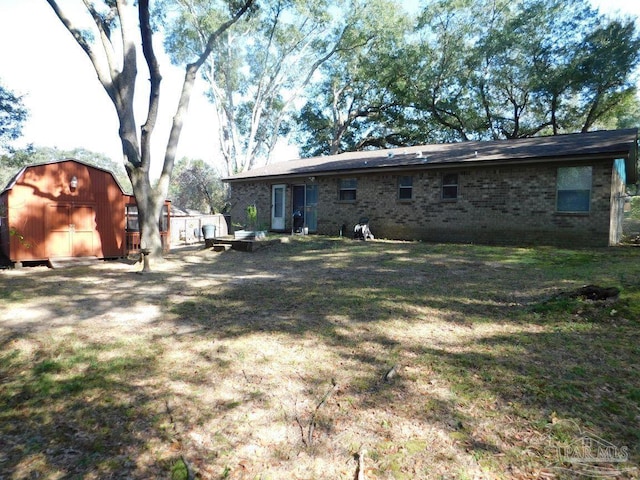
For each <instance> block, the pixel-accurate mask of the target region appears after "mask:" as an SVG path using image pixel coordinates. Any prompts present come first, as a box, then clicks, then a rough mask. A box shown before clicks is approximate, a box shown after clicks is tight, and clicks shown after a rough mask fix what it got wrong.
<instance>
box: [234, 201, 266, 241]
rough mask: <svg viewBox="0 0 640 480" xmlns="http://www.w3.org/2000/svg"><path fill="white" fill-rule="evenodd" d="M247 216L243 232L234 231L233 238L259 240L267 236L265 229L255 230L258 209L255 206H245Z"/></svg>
mask: <svg viewBox="0 0 640 480" xmlns="http://www.w3.org/2000/svg"><path fill="white" fill-rule="evenodd" d="M245 213H246V216H247V225H246V227H245V229H243V230H236V231H235V232H234V237H235V238H236V239H260V238H264V237H265V236H266V234H267V232H266V229H264V230H262V229H260V230H257V225H258V208H257V207H256V206H255V205H253V204H252V205H247V208H246V209H245Z"/></svg>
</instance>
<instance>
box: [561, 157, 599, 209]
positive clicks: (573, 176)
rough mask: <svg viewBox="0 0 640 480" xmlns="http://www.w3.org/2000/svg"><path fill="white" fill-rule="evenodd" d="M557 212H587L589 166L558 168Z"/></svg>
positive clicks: (589, 182) (589, 196)
mask: <svg viewBox="0 0 640 480" xmlns="http://www.w3.org/2000/svg"><path fill="white" fill-rule="evenodd" d="M556 198H557V204H556V209H557V211H558V212H569V213H585V212H586V213H588V212H589V204H590V203H591V167H561V168H558V179H557V197H556Z"/></svg>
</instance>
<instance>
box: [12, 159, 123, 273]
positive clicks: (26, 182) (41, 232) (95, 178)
mask: <svg viewBox="0 0 640 480" xmlns="http://www.w3.org/2000/svg"><path fill="white" fill-rule="evenodd" d="M74 176H75V177H76V178H77V179H78V187H77V188H75V189H71V188H70V187H69V183H70V180H71V178H72V177H74ZM5 195H6V201H7V224H8V226H9V228H10V229H11V228H12V229H14V230H15V232H16V235H10V236H9V241H8V244H9V248H8V250H9V251H8V252H6V253H7V256H8V257H9V258H10V259H11V260H12V261H29V260H44V259H47V258H50V257H52V256H55V255H52V254H55V253H56V252H60V251H63V250H64V249H63V248H62V249H58V248H56V247H55V246H54V245H53V244H52V243H51V242H54V241H55V238H54V237H55V236H54V235H53V234H52V232H51V228H54V226H53V224H52V222H54V221H57V220H54V219H53V218H52V216H51V215H50V212H51V211H52V210H51V209H52V207H53V206H56V205H58V206H60V208H62V209H64V208H66V207H68V208H69V209H70V210H69V211H70V212H71V213H72V214H73V212H80V211H83V212H89V211H90V212H92V215H91V216H92V218H89V217H86V218H82V219H79V220H80V221H81V222H82V225H83V228H84V229H85V230H86V232H85V233H84V234H83V235H84V240H83V245H82V248H79V249H78V250H77V251H76V252H75V253H74V255H75V256H82V255H95V256H98V257H115V256H121V255H123V253H124V196H123V193H122V191H121V190H120V187H119V186H118V185H117V183H116V182H115V180H114V179H113V177H112V175H111V174H109V173H107V172H105V171H102V170H98V169H94V168H91V167H88V166H86V165H84V164H81V163H77V162H74V161H64V162H58V163H52V164H46V165H37V166H33V167H29V168H27V170H26V171H25V172H24V175H23V176H22V177H21V178H20V179H18V181H17V182H16V183H15V185H13V187H12V188H11V189H10V190H8V191H7V192H5ZM76 218H77V217H76ZM71 223H77V220H76V219H72V220H71ZM74 245H76V243H74Z"/></svg>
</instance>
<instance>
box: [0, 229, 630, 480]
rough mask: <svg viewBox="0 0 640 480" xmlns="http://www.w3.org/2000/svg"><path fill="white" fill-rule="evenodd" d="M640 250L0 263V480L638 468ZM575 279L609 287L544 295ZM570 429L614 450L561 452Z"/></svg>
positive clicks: (405, 249)
mask: <svg viewBox="0 0 640 480" xmlns="http://www.w3.org/2000/svg"><path fill="white" fill-rule="evenodd" d="M639 256H640V250H638V249H635V248H619V249H618V248H616V249H602V250H577V251H574V250H559V249H551V248H527V249H525V248H493V247H481V246H469V245H430V244H420V243H408V242H385V241H375V242H366V243H365V242H354V241H349V240H345V239H334V238H317V237H296V238H293V239H292V240H291V241H290V242H289V243H286V244H278V245H272V246H270V247H267V248H264V249H261V250H258V251H257V252H254V253H241V252H234V251H228V252H224V253H215V252H212V251H210V250H206V249H191V250H182V251H178V252H174V253H172V254H170V255H169V256H168V257H167V258H166V260H165V261H164V262H162V263H158V264H156V265H154V271H153V272H152V273H150V274H148V275H139V274H138V273H136V272H137V271H138V270H140V266H139V265H133V266H132V265H129V264H126V263H120V262H105V263H101V264H99V265H95V266H91V267H77V268H67V269H63V270H49V269H46V268H33V269H22V270H11V271H3V272H2V273H1V274H0V287H1V289H0V302H2V310H1V311H0V347H1V348H0V405H2V407H1V410H0V445H1V448H0V478H8V479H19V478H52V479H53V478H88V479H90V478H100V479H102V478H140V479H143V478H145V479H146V478H238V479H240V478H263V479H269V478H271V479H282V478H300V479H302V478H304V479H315V478H331V479H339V478H344V479H352V478H354V475H355V472H356V469H357V467H358V458H362V459H363V461H361V463H360V467H361V468H362V469H363V470H364V473H365V475H366V478H371V479H373V478H380V479H382V478H385V479H386V478H398V479H401V478H406V479H415V478H540V477H541V476H542V477H544V478H550V477H552V476H555V477H556V478H572V477H574V476H575V475H576V474H577V473H580V470H579V469H580V468H582V467H583V466H584V463H586V464H588V465H589V466H590V467H593V466H594V465H595V468H602V469H605V468H609V469H610V470H611V469H616V471H617V472H623V473H620V475H623V476H626V477H627V478H637V476H638V471H637V470H633V467H634V466H635V465H637V464H638V462H640V450H639V447H638V445H639V440H640V434H639V430H638V428H637V425H638V422H639V421H640V410H639V408H638V405H639V403H640V374H639V373H640V372H639V364H640V355H639V354H640V342H639V340H640V338H639V336H640V335H639V323H638V318H639V317H640V310H639V307H638V305H640V287H639V285H638V280H637V279H638V278H639V275H640V262H639V260H640V259H639ZM585 284H597V285H602V286H607V287H609V286H611V287H616V288H618V289H620V295H619V297H618V298H617V299H615V301H612V302H590V301H588V300H583V299H580V298H566V296H562V295H559V294H560V293H562V292H566V291H573V290H575V289H576V288H579V287H580V286H582V285H585ZM587 438H588V439H601V440H602V441H606V442H608V443H607V445H610V446H611V447H612V449H611V450H610V452H613V453H615V452H617V453H619V454H620V455H619V456H618V458H613V457H611V458H608V460H610V461H609V462H606V461H605V462H604V463H603V462H600V463H597V464H596V463H594V459H593V458H586V459H585V460H586V462H583V464H579V463H576V462H571V461H568V460H567V458H568V457H570V455H568V454H567V453H568V452H572V451H573V450H572V449H573V448H574V447H575V445H577V443H578V442H582V441H583V440H584V439H587ZM614 449H617V450H614ZM574 453H575V452H574ZM574 457H575V455H574ZM596 460H599V461H602V460H603V458H598V459H596ZM604 460H607V458H605V459H604ZM614 460H622V461H614ZM605 473H606V472H605Z"/></svg>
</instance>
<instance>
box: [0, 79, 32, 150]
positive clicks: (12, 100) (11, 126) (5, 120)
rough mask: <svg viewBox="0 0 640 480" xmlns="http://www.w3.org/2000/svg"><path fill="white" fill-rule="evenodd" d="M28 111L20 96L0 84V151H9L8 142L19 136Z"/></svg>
mask: <svg viewBox="0 0 640 480" xmlns="http://www.w3.org/2000/svg"><path fill="white" fill-rule="evenodd" d="M28 113H29V112H28V110H27V108H26V107H25V106H24V103H23V101H22V97H21V96H19V95H16V94H15V93H13V92H12V91H10V90H9V89H7V88H5V87H4V86H3V85H2V84H0V152H1V151H10V150H11V149H10V147H9V144H10V142H11V141H13V140H16V139H18V138H20V136H21V135H22V125H23V124H24V122H25V121H26V119H27V116H28Z"/></svg>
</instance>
